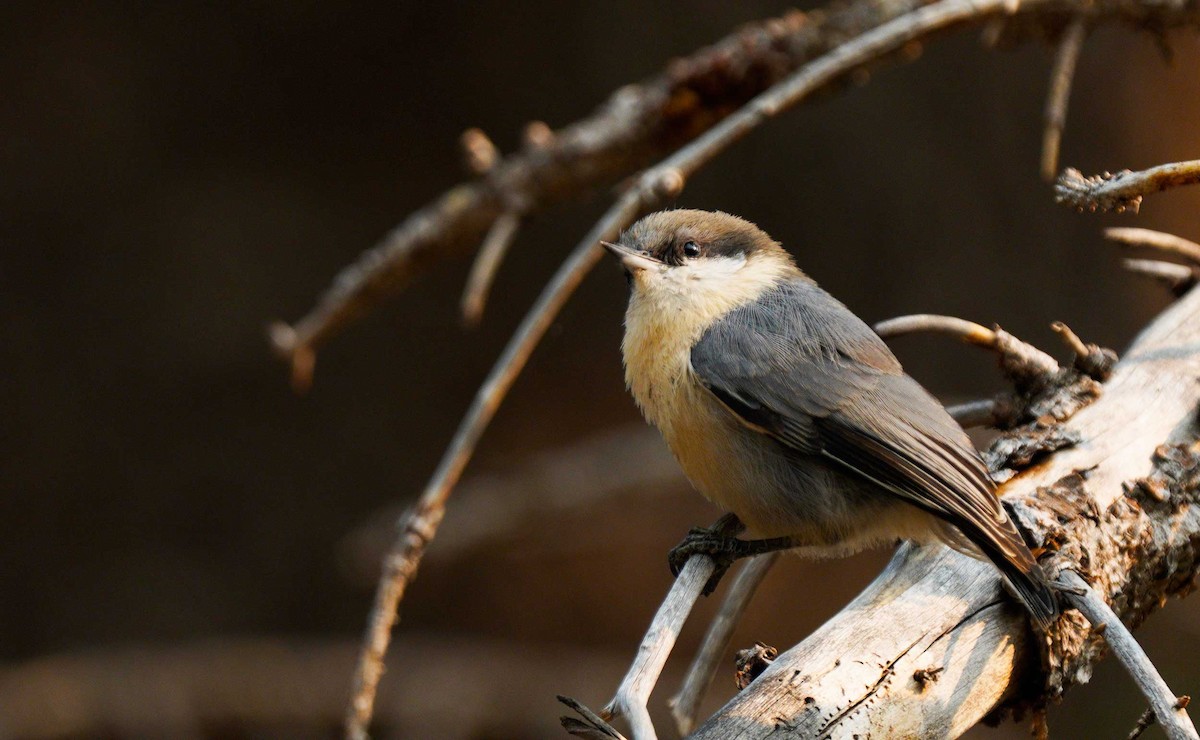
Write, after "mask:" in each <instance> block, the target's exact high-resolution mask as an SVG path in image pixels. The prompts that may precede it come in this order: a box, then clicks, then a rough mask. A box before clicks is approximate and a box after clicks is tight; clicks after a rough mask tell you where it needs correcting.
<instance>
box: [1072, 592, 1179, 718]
mask: <svg viewBox="0 0 1200 740" xmlns="http://www.w3.org/2000/svg"><path fill="white" fill-rule="evenodd" d="M1058 577H1059V580H1061V581H1062V582H1064V583H1065V584H1066V585H1067V586H1068V587H1069V588H1067V589H1064V590H1063V595H1064V596H1065V597H1066V599H1067V601H1069V602H1070V603H1071V606H1073V607H1075V608H1076V609H1078V610H1079V611H1080V612H1082V613H1083V616H1085V617H1087V620H1088V621H1089V622H1091V623H1092V629H1093V630H1098V629H1101V628H1103V631H1104V641H1105V642H1107V643H1108V646H1109V647H1110V648H1112V651H1113V654H1114V655H1116V656H1117V659H1118V660H1120V661H1121V665H1123V666H1125V670H1126V671H1128V672H1129V675H1130V676H1131V677H1132V678H1133V680H1134V683H1136V684H1137V686H1138V689H1140V690H1141V692H1142V694H1144V695H1145V697H1146V698H1147V699H1148V700H1149V701H1150V708H1151V709H1153V710H1154V716H1155V718H1156V719H1157V720H1158V723H1159V724H1160V725H1162V728H1163V730H1165V731H1166V733H1167V737H1169V738H1171V740H1197V739H1198V737H1200V736H1197V734H1196V727H1195V725H1193V724H1192V720H1191V718H1190V717H1188V714H1187V711H1186V710H1185V709H1184V707H1185V706H1187V704H1186V703H1181V702H1180V699H1179V697H1178V696H1176V695H1175V693H1174V692H1172V691H1171V687H1169V686H1167V682H1166V681H1164V680H1163V678H1162V676H1161V675H1159V673H1158V669H1157V668H1155V667H1154V663H1153V662H1151V661H1150V658H1149V657H1147V655H1146V652H1145V651H1144V650H1142V646H1141V645H1139V644H1138V641H1137V640H1136V639H1134V637H1133V635H1132V634H1130V632H1129V629H1128V628H1127V627H1126V626H1125V625H1124V624H1123V623H1122V622H1121V620H1120V618H1119V617H1117V615H1116V614H1114V613H1113V610H1112V609H1111V608H1109V606H1108V604H1107V603H1106V602H1105V601H1104V599H1103V598H1101V597H1100V595H1099V594H1098V593H1096V591H1095V589H1093V588H1092V587H1091V586H1090V585H1088V583H1087V581H1085V580H1083V578H1081V577H1080V576H1079V574H1078V573H1076V572H1074V571H1063V572H1062V573H1060V574H1059V576H1058ZM1181 704H1182V705H1181Z"/></svg>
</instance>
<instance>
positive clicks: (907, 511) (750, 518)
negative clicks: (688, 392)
mask: <svg viewBox="0 0 1200 740" xmlns="http://www.w3.org/2000/svg"><path fill="white" fill-rule="evenodd" d="M705 401H708V399H704V400H703V401H701V403H697V404H694V405H691V407H692V408H694V409H696V410H697V413H693V414H683V415H680V416H679V417H677V419H678V421H677V423H676V424H675V426H674V427H673V428H672V429H670V430H669V431H668V430H663V431H664V436H665V437H666V439H667V444H668V446H669V447H670V448H671V451H672V452H673V453H674V454H675V457H676V459H677V460H678V461H679V464H680V466H681V467H682V468H683V471H684V473H685V474H686V475H687V477H688V479H689V480H691V482H692V484H693V485H694V486H695V487H696V488H697V489H698V490H699V491H700V492H701V493H702V494H704V496H705V497H706V498H708V499H709V500H711V501H712V502H713V503H715V504H717V505H718V506H720V507H721V508H723V509H726V510H728V511H732V512H733V513H735V514H737V516H738V518H739V519H741V520H742V522H743V523H744V524H746V526H747V527H748V528H749V529H750V530H751V532H752V533H753V534H754V535H755V536H759V537H779V536H787V537H792V538H794V539H795V540H796V541H797V542H798V544H800V545H802V546H805V547H806V548H808V549H809V551H810V553H811V554H814V555H840V554H846V553H850V552H854V551H857V550H861V549H863V548H865V547H870V546H873V545H876V544H882V543H889V542H893V541H895V540H897V539H910V540H916V541H927V540H929V539H931V538H933V537H935V536H936V532H937V531H940V530H939V529H938V526H939V525H938V524H937V522H936V520H934V518H933V517H932V516H930V515H929V514H927V513H925V512H923V511H921V510H920V509H917V508H916V507H913V506H910V505H908V504H907V503H904V502H903V501H902V500H901V499H899V497H897V496H895V495H894V494H892V493H890V492H888V491H885V490H883V489H881V488H879V487H878V486H876V485H875V484H873V483H871V482H869V481H866V480H865V479H861V478H858V477H856V476H852V475H850V474H847V473H843V472H842V471H841V470H839V469H836V468H834V467H832V466H830V465H829V464H827V463H826V462H824V461H823V460H822V459H821V458H818V457H812V456H805V455H800V454H798V453H795V452H793V451H789V450H787V449H786V448H784V447H783V446H782V445H780V444H779V443H778V442H776V441H775V440H773V439H772V438H770V437H768V436H767V435H765V434H761V433H758V432H755V431H751V430H749V429H747V428H746V427H744V426H742V425H741V424H740V423H739V422H738V421H737V420H736V419H735V418H734V417H733V415H732V414H731V413H730V412H729V411H728V410H727V409H725V408H724V407H722V406H720V405H719V404H718V403H717V402H716V401H708V402H707V403H705Z"/></svg>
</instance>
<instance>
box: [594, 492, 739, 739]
mask: <svg viewBox="0 0 1200 740" xmlns="http://www.w3.org/2000/svg"><path fill="white" fill-rule="evenodd" d="M711 529H712V530H713V531H714V532H715V533H717V534H719V535H724V536H727V537H732V536H734V535H736V534H737V533H738V532H740V531H741V530H742V529H743V525H742V523H741V522H740V521H739V520H738V518H737V517H735V516H733V515H731V514H726V515H725V516H722V517H721V518H720V519H718V520H717V521H716V523H715V524H713V526H712V528H711ZM716 570H717V567H716V564H715V563H714V562H713V559H712V558H710V557H709V556H707V555H693V556H692V557H690V558H688V561H687V563H685V564H684V566H683V570H682V571H680V572H679V575H678V576H677V577H676V578H675V582H674V583H673V584H671V590H670V591H668V592H667V596H666V598H664V599H663V602H662V604H661V605H660V606H659V607H658V611H657V612H656V613H655V614H654V619H653V620H651V621H650V627H649V628H647V629H646V635H645V637H643V638H642V642H641V644H640V645H638V650H637V656H636V657H635V658H634V659H633V663H632V664H631V665H630V666H629V670H628V671H627V672H626V673H625V678H623V679H621V685H620V686H618V687H617V692H616V694H614V695H613V698H612V701H610V702H609V703H608V705H607V706H605V708H604V711H603V712H602V713H601V714H602V715H603V716H604V717H605V718H607V719H614V718H616V717H625V718H626V719H627V720H628V721H629V729H630V731H631V732H632V733H633V739H634V740H655V739H656V738H657V735H656V734H655V732H654V723H653V722H651V721H650V712H649V710H648V709H647V705H648V702H649V699H650V693H651V692H652V691H654V686H655V684H657V683H658V677H659V676H661V675H662V670H663V666H665V665H666V664H667V658H668V657H670V655H671V650H672V648H674V647H675V641H676V640H677V639H679V632H680V631H681V630H682V629H683V623H684V622H685V621H687V617H688V614H690V613H691V611H692V607H693V606H695V605H696V601H698V600H699V599H700V596H701V595H702V594H703V593H704V587H705V585H706V584H707V583H708V579H709V578H711V577H712V575H713V573H715V572H716Z"/></svg>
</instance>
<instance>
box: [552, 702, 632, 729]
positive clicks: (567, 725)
mask: <svg viewBox="0 0 1200 740" xmlns="http://www.w3.org/2000/svg"><path fill="white" fill-rule="evenodd" d="M558 701H559V702H560V703H562V704H564V705H566V706H568V707H570V708H571V709H573V710H575V712H576V713H578V714H579V716H580V717H583V721H582V722H580V721H579V720H577V719H575V718H573V717H562V718H560V721H561V722H562V726H563V729H564V730H566V731H567V732H569V733H570V734H572V735H574V736H575V737H582V738H588V740H608V739H609V738H611V739H612V740H625V736H624V735H622V734H621V733H619V732H617V730H616V728H615V727H613V726H612V725H610V724H609V723H608V722H607V721H605V719H604V718H603V717H601V716H600V715H598V714H596V713H595V712H593V711H592V710H591V709H589V708H588V707H586V706H585V705H584V704H583V703H582V702H579V701H577V700H575V699H572V698H571V697H569V696H562V695H561V694H560V695H559V696H558Z"/></svg>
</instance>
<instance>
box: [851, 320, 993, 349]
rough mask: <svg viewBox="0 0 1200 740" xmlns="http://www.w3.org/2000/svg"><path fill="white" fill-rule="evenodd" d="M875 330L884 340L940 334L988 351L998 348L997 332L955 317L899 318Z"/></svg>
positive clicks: (876, 326) (888, 321)
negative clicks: (908, 335)
mask: <svg viewBox="0 0 1200 740" xmlns="http://www.w3.org/2000/svg"><path fill="white" fill-rule="evenodd" d="M874 329H875V333H876V334H878V335H879V336H881V337H883V338H884V339H892V338H894V337H902V336H904V335H905V334H920V333H938V334H948V335H950V336H952V337H955V338H957V339H961V340H962V341H964V342H966V343H968V344H975V345H978V346H980V347H987V348H988V349H995V347H996V332H994V331H992V330H991V329H989V328H987V327H986V326H984V325H982V324H976V323H975V322H974V321H967V320H966V319H960V318H957V317H954V316H939V315H937V314H931V313H918V314H912V315H909V316H897V317H896V318H894V319H887V320H886V321H880V322H879V323H878V324H876V325H875V327H874Z"/></svg>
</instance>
